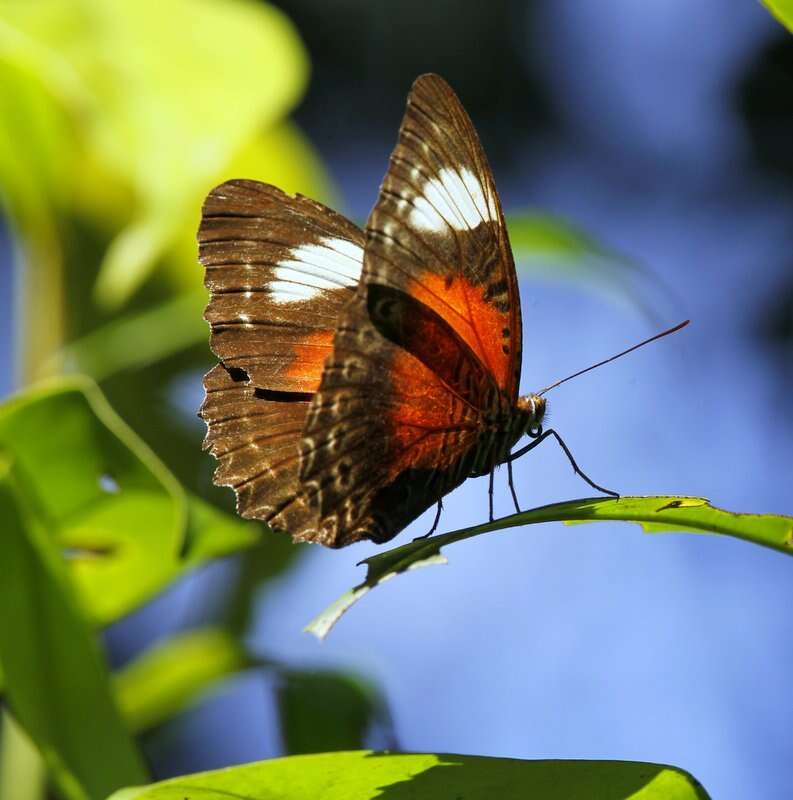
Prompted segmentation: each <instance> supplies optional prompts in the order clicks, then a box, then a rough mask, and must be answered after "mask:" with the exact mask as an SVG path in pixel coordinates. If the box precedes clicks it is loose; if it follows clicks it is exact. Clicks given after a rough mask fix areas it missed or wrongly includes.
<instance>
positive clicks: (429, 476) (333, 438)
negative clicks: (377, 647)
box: [300, 75, 521, 546]
mask: <svg viewBox="0 0 793 800" xmlns="http://www.w3.org/2000/svg"><path fill="white" fill-rule="evenodd" d="M520 342H521V321H520V303H519V297H518V289H517V279H516V276H515V269H514V264H513V261H512V256H511V251H510V248H509V243H508V240H507V234H506V229H505V227H504V221H503V215H502V212H501V207H500V204H499V200H498V196H497V195H496V191H495V186H494V184H493V178H492V175H491V173H490V169H489V167H488V165H487V162H486V159H485V156H484V154H483V152H482V148H481V145H480V144H479V140H478V137H477V135H476V132H475V131H474V129H473V126H472V124H471V122H470V120H469V118H468V115H467V114H466V113H465V111H464V109H463V108H462V106H461V105H460V102H459V101H458V100H457V98H456V96H455V95H454V93H453V92H452V90H451V89H450V88H449V86H448V85H447V84H446V83H445V82H444V81H443V80H442V79H441V78H439V77H437V76H433V75H426V76H422V77H421V78H419V79H418V80H417V81H416V82H415V84H414V86H413V88H412V90H411V93H410V96H409V98H408V107H407V111H406V113H405V118H404V121H403V123H402V127H401V129H400V134H399V140H398V143H397V146H396V148H395V150H394V154H393V156H392V158H391V164H390V167H389V170H388V173H387V175H386V177H385V179H384V181H383V186H382V188H381V191H380V196H379V198H378V201H377V204H376V206H375V208H374V210H373V211H372V213H371V215H370V217H369V221H368V223H367V237H366V252H365V258H364V271H363V277H362V280H361V285H360V286H359V287H358V291H357V293H356V298H355V300H354V301H353V302H352V303H351V304H350V306H348V307H347V309H346V311H345V313H344V314H343V316H342V320H341V322H340V325H339V328H338V330H337V333H336V337H335V339H334V348H333V356H332V358H331V359H330V360H329V361H328V362H327V364H326V366H325V370H324V371H323V375H322V383H321V386H320V389H319V391H318V393H317V394H316V395H315V397H314V399H313V400H312V403H311V410H310V412H309V415H308V418H307V420H306V427H305V431H304V437H303V443H302V446H301V447H302V449H301V470H300V478H301V491H302V492H303V494H304V497H305V499H306V501H307V502H308V503H309V504H310V505H311V506H312V507H314V508H316V510H317V513H318V515H319V518H320V527H321V534H320V541H322V542H323V543H325V544H329V545H331V546H341V545H345V544H348V543H350V542H352V541H356V540H358V539H361V538H370V539H373V540H374V541H377V542H383V541H387V540H388V539H390V538H392V537H393V536H394V535H396V533H398V532H399V531H400V530H401V529H402V528H403V527H404V526H405V525H407V524H408V523H409V522H410V521H411V520H413V519H414V518H415V517H416V516H418V514H420V513H421V512H422V511H424V510H425V509H427V508H428V507H429V506H431V505H432V504H433V503H434V502H436V501H437V500H438V499H439V498H441V497H442V496H443V495H444V494H446V493H447V492H448V491H450V490H451V489H453V488H454V487H455V486H457V485H459V484H460V483H461V482H462V481H463V480H464V479H465V478H466V477H467V476H468V475H469V474H471V473H472V472H475V471H479V470H481V468H482V465H483V463H489V462H488V456H489V454H492V452H494V449H496V448H498V447H500V446H501V445H502V444H503V443H502V442H501V441H500V439H499V436H498V423H499V419H501V418H503V417H504V416H505V415H508V413H509V409H510V408H511V406H512V404H513V403H514V400H515V399H516V397H517V391H518V383H519V380H520Z"/></svg>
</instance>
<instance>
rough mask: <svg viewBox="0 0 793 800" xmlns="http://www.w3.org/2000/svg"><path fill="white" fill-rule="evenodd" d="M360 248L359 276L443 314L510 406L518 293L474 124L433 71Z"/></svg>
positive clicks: (514, 390) (515, 383)
mask: <svg viewBox="0 0 793 800" xmlns="http://www.w3.org/2000/svg"><path fill="white" fill-rule="evenodd" d="M366 249H367V254H368V257H367V260H366V263H365V268H364V280H365V281H366V282H367V283H379V284H385V285H387V286H393V287H395V288H397V289H401V290H402V291H405V292H407V293H408V294H410V295H412V296H413V297H415V298H416V299H418V300H420V301H421V302H422V303H424V304H425V305H427V306H429V307H430V308H432V309H433V310H434V311H436V312H437V313H438V314H439V315H440V316H442V317H443V318H444V319H446V320H447V321H448V322H449V323H450V325H451V326H452V327H453V328H454V330H455V332H456V333H457V334H458V336H460V337H461V338H462V339H463V340H464V341H465V342H466V343H467V344H468V345H469V347H470V348H471V349H472V350H473V351H474V353H476V355H477V357H478V358H479V359H480V361H481V362H482V364H484V365H485V367H487V369H488V370H489V372H490V373H491V375H493V377H494V378H495V380H496V383H497V385H498V386H499V388H500V389H501V390H502V391H503V392H504V394H505V396H506V398H507V399H508V400H509V401H510V403H513V404H514V402H515V400H516V399H517V396H518V388H519V384H520V364H521V331H522V328H521V315H520V296H519V292H518V282H517V276H516V274H515V265H514V261H513V258H512V251H511V248H510V245H509V239H508V236H507V229H506V226H505V223H504V216H503V213H502V210H501V203H500V201H499V198H498V194H497V192H496V187H495V183H494V181H493V175H492V172H491V171H490V167H489V165H488V163H487V158H486V157H485V154H484V151H483V150H482V146H481V144H480V142H479V137H478V136H477V133H476V130H475V129H474V126H473V124H472V122H471V120H470V118H469V117H468V114H467V113H466V111H465V109H464V108H463V107H462V104H461V103H460V101H459V100H458V99H457V96H456V95H455V93H454V92H453V91H452V89H451V88H450V87H449V85H448V84H447V83H446V81H444V80H443V79H442V78H440V77H439V76H437V75H422V76H421V77H419V78H418V79H417V80H416V81H415V83H414V84H413V87H412V89H411V91H410V94H409V96H408V101H407V109H406V111H405V116H404V119H403V121H402V126H401V128H400V131H399V138H398V141H397V145H396V147H395V149H394V152H393V154H392V156H391V164H390V168H389V170H388V173H387V174H386V176H385V179H384V181H383V185H382V187H381V190H380V196H379V199H378V201H377V204H376V206H375V208H374V211H373V212H372V214H371V216H370V218H369V221H368V224H367V245H366Z"/></svg>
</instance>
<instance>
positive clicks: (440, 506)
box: [413, 499, 443, 542]
mask: <svg viewBox="0 0 793 800" xmlns="http://www.w3.org/2000/svg"><path fill="white" fill-rule="evenodd" d="M441 511H443V499H441V500H438V508H437V510H436V512H435V521H434V522H433V523H432V527H431V528H430V529H429V530H428V531H427V532H426V533H424V534H422V535H421V536H417V537H416V538H415V539H414V540H413V541H414V542H417V541H418V540H419V539H428V538H429V537H430V536H432V534H433V533H435V531H436V530H437V529H438V523H439V522H440V521H441Z"/></svg>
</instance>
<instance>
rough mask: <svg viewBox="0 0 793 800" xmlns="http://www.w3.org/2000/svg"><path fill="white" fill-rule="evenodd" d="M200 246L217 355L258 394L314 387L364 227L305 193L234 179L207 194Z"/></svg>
mask: <svg viewBox="0 0 793 800" xmlns="http://www.w3.org/2000/svg"><path fill="white" fill-rule="evenodd" d="M198 241H199V258H200V261H201V263H202V264H203V265H204V267H205V284H206V286H207V288H208V289H209V291H210V300H209V305H208V306H207V308H206V312H205V314H204V316H205V318H206V320H207V321H208V322H209V324H210V327H211V338H210V345H211V347H212V350H213V351H214V353H215V355H217V357H218V358H219V359H220V360H221V361H222V362H223V363H224V364H225V365H226V366H227V367H230V368H239V369H243V370H245V372H246V373H247V375H248V376H249V378H250V380H251V382H252V383H253V384H254V385H255V386H257V387H259V388H262V389H273V390H278V391H292V392H313V391H315V390H316V388H317V386H318V385H319V379H320V375H321V373H322V364H323V363H324V361H325V358H326V357H327V356H328V355H329V354H330V350H331V346H332V342H333V331H334V329H335V327H336V322H337V320H338V317H339V313H340V311H341V309H342V308H343V307H344V305H345V304H346V303H347V302H348V301H349V299H350V298H351V297H352V295H353V294H354V291H355V287H356V285H357V283H358V279H359V277H360V273H361V264H362V260H363V244H364V236H363V233H362V231H361V230H360V229H359V228H357V227H356V226H355V225H353V224H352V223H351V222H350V221H349V220H347V219H346V218H345V217H343V216H342V215H341V214H337V213H336V212H334V211H331V210H330V209H329V208H326V207H325V206H323V205H322V204H321V203H317V202H314V201H313V200H309V199H308V198H306V197H302V196H301V195H296V196H294V197H292V196H290V195H287V194H285V193H284V192H282V191H281V190H280V189H277V188H275V187H274V186H269V185H267V184H263V183H258V182H257V181H247V180H234V181H228V182H227V183H224V184H222V185H221V186H218V187H217V188H216V189H213V190H212V192H210V194H209V196H208V197H207V199H206V201H205V203H204V208H203V213H202V218H201V227H200V228H199V232H198Z"/></svg>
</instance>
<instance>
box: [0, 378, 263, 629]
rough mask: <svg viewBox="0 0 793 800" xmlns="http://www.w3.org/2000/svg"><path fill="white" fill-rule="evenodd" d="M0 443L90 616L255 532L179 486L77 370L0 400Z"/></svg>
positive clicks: (242, 544) (105, 617) (98, 619)
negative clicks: (74, 375) (74, 374)
mask: <svg viewBox="0 0 793 800" xmlns="http://www.w3.org/2000/svg"><path fill="white" fill-rule="evenodd" d="M0 448H2V449H3V450H5V451H6V452H7V453H8V454H9V455H10V457H11V458H13V461H14V469H15V473H16V474H17V475H18V481H17V491H18V493H19V497H18V501H19V502H20V503H21V504H22V505H23V507H24V508H25V509H26V512H27V513H28V514H29V515H30V516H31V517H32V518H35V519H36V520H37V521H38V522H39V524H41V525H42V527H43V528H44V529H45V530H46V531H47V535H48V536H50V537H51V538H52V540H53V541H54V542H55V544H56V545H57V547H58V548H60V550H61V551H62V552H63V553H64V554H65V555H67V556H68V567H69V571H70V573H71V576H72V578H73V580H74V581H75V583H76V586H77V590H78V594H79V597H80V598H81V601H82V603H83V606H84V608H85V609H86V611H87V613H88V614H89V615H90V617H91V619H92V620H93V621H94V622H95V623H96V624H102V623H107V622H110V621H113V620H115V619H118V618H119V617H120V616H122V615H124V614H125V613H127V612H129V611H130V610H131V609H133V608H136V607H137V606H139V605H141V604H142V603H143V602H145V601H146V600H148V599H149V598H151V597H152V596H153V595H154V594H155V593H157V592H158V591H160V590H162V589H163V588H164V587H165V586H167V585H168V584H169V583H170V582H171V581H173V580H174V579H175V578H176V577H178V576H179V575H180V574H181V573H182V572H184V571H185V570H186V569H189V568H191V567H194V566H196V565H197V564H199V563H201V562H202V561H205V560H207V559H209V558H214V557H218V556H221V555H226V554H228V553H231V552H235V551H238V550H241V549H244V548H246V547H249V546H251V545H252V544H253V543H255V541H256V540H257V538H258V537H257V535H256V533H255V529H254V527H253V526H250V525H248V524H246V523H244V522H242V521H241V520H238V519H236V518H234V517H231V516H229V515H226V514H222V513H221V512H219V511H217V510H215V509H214V508H212V507H211V506H209V505H207V504H206V503H204V502H203V501H201V500H198V499H196V498H189V497H188V496H186V494H185V492H184V491H183V489H182V488H181V486H180V485H179V484H178V482H177V481H176V480H175V478H174V477H173V475H172V474H171V473H170V472H169V471H168V470H167V469H166V468H165V467H164V466H163V464H162V463H161V462H160V461H159V459H158V458H157V457H156V456H155V455H154V454H153V453H152V452H151V451H150V450H149V448H148V447H146V445H144V444H143V443H142V442H141V441H140V439H139V438H138V437H137V436H136V435H135V434H134V433H133V432H132V431H131V430H130V429H129V428H128V427H127V426H126V425H125V424H124V422H122V420H121V419H120V418H119V417H118V416H117V415H116V414H115V413H114V412H113V410H112V409H111V408H110V407H109V405H108V404H107V402H106V401H105V399H104V397H103V396H102V394H101V393H100V391H99V389H98V388H97V387H96V386H95V385H94V384H93V383H91V382H90V381H87V380H85V379H81V378H69V379H61V380H58V381H52V382H50V383H48V384H46V385H44V386H42V387H40V388H36V389H33V390H30V391H28V392H25V393H24V394H20V395H17V396H16V397H14V398H12V399H11V400H10V401H8V402H7V403H5V404H4V405H3V406H1V407H0Z"/></svg>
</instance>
